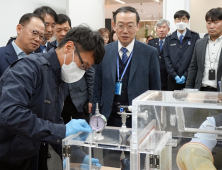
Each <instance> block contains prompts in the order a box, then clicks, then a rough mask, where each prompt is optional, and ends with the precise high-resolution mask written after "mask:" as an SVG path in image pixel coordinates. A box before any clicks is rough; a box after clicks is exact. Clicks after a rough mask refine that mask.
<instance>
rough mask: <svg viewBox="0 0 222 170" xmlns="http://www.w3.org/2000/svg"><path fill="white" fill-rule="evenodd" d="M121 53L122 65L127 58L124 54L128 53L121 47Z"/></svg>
mask: <svg viewBox="0 0 222 170" xmlns="http://www.w3.org/2000/svg"><path fill="white" fill-rule="evenodd" d="M121 50H122V52H123V55H122V62H123V64H125V63H126V61H127V59H128V56H127V55H126V52H127V51H128V50H127V49H126V48H124V47H122V48H121Z"/></svg>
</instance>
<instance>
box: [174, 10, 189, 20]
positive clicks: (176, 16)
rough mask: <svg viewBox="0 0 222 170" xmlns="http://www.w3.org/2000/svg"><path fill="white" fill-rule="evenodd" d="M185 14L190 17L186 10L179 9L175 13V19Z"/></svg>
mask: <svg viewBox="0 0 222 170" xmlns="http://www.w3.org/2000/svg"><path fill="white" fill-rule="evenodd" d="M183 16H185V17H186V18H187V19H188V20H189V19H190V14H189V13H188V12H187V11H184V10H180V11H177V12H176V13H175V14H174V19H176V18H182V17H183Z"/></svg>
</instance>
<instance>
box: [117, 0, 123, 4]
mask: <svg viewBox="0 0 222 170" xmlns="http://www.w3.org/2000/svg"><path fill="white" fill-rule="evenodd" d="M115 1H117V2H119V3H121V4H125V2H123V1H120V0H115Z"/></svg>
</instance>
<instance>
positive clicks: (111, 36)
mask: <svg viewBox="0 0 222 170" xmlns="http://www.w3.org/2000/svg"><path fill="white" fill-rule="evenodd" d="M115 33H116V31H114V30H112V31H111V35H110V42H113V41H114V40H113V34H115Z"/></svg>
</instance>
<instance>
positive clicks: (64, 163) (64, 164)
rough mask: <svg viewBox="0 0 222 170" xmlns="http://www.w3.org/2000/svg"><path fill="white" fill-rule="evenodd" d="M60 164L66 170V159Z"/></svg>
mask: <svg viewBox="0 0 222 170" xmlns="http://www.w3.org/2000/svg"><path fill="white" fill-rule="evenodd" d="M62 164H63V169H66V158H64V159H63V162H62Z"/></svg>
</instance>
